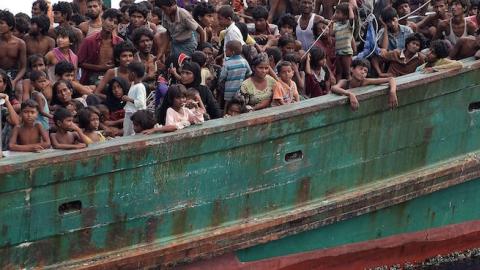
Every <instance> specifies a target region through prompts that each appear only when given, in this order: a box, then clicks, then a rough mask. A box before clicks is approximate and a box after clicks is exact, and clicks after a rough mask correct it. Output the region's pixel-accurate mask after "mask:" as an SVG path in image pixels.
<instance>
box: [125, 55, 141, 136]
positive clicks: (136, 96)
mask: <svg viewBox="0 0 480 270" xmlns="http://www.w3.org/2000/svg"><path fill="white" fill-rule="evenodd" d="M128 72H129V77H130V81H133V84H132V86H131V87H130V90H128V95H124V96H123V97H122V100H123V101H125V102H127V104H125V118H124V119H123V136H129V135H133V134H134V132H135V131H134V130H133V123H132V120H131V117H132V115H133V114H134V113H135V112H136V111H138V110H145V109H146V108H147V91H146V89H145V85H144V84H143V83H142V78H143V76H144V75H145V67H144V66H143V64H142V63H139V62H132V63H130V64H128Z"/></svg>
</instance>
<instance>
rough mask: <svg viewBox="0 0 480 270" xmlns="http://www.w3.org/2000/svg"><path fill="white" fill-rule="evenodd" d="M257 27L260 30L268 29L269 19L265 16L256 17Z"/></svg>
mask: <svg viewBox="0 0 480 270" xmlns="http://www.w3.org/2000/svg"><path fill="white" fill-rule="evenodd" d="M255 29H256V30H257V31H258V32H264V31H266V30H267V20H265V19H264V18H260V19H256V20H255Z"/></svg>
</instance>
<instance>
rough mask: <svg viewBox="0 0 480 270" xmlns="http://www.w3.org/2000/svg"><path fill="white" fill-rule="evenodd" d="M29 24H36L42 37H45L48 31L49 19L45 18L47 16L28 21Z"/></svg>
mask: <svg viewBox="0 0 480 270" xmlns="http://www.w3.org/2000/svg"><path fill="white" fill-rule="evenodd" d="M30 24H31V25H32V24H36V25H37V26H38V28H39V30H40V33H41V34H42V35H47V34H48V30H49V29H50V19H49V18H48V17H47V15H43V14H42V15H40V16H36V17H33V18H32V19H31V20H30Z"/></svg>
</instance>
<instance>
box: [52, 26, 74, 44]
mask: <svg viewBox="0 0 480 270" xmlns="http://www.w3.org/2000/svg"><path fill="white" fill-rule="evenodd" d="M55 34H56V35H57V37H68V40H69V41H70V44H75V43H77V35H75V32H73V30H72V28H71V27H68V26H67V27H64V26H58V27H57V28H55Z"/></svg>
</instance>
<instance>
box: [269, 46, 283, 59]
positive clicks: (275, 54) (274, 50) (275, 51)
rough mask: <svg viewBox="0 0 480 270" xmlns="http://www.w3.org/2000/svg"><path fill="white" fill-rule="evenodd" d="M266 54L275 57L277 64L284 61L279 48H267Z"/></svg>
mask: <svg viewBox="0 0 480 270" xmlns="http://www.w3.org/2000/svg"><path fill="white" fill-rule="evenodd" d="M265 52H266V53H267V55H268V57H273V61H275V63H278V61H280V60H282V51H280V49H279V48H278V47H271V48H267V49H266V50H265Z"/></svg>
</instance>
